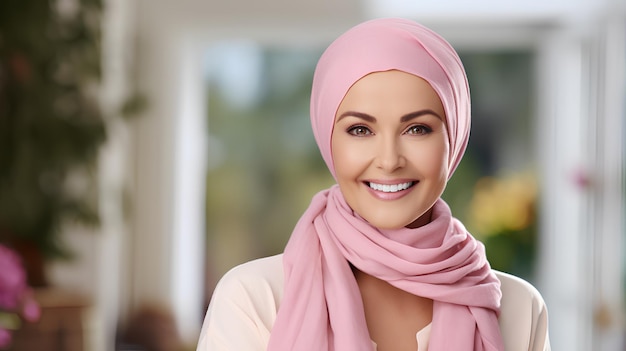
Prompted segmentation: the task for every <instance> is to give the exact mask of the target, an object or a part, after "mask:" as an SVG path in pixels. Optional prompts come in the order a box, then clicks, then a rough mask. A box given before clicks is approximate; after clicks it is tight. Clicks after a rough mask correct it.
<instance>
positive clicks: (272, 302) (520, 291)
mask: <svg viewBox="0 0 626 351" xmlns="http://www.w3.org/2000/svg"><path fill="white" fill-rule="evenodd" d="M495 273H496V275H497V277H498V279H500V282H501V289H502V301H501V304H502V307H501V313H500V318H499V322H500V330H501V332H502V338H503V339H504V346H505V350H506V351H550V341H549V338H548V312H547V309H546V305H545V303H544V301H543V298H542V297H541V295H540V294H539V292H538V291H537V290H536V289H535V288H534V287H533V286H532V285H530V284H529V283H528V282H526V281H524V280H522V279H520V278H517V277H515V276H512V275H509V274H506V273H502V272H498V271H496V272H495ZM283 285H284V281H283V261H282V254H281V255H276V256H271V257H266V258H261V259H257V260H254V261H250V262H247V263H244V264H242V265H239V266H237V267H235V268H233V269H231V270H230V271H229V272H228V273H226V274H225V275H224V276H223V277H222V279H221V280H220V281H219V283H218V284H217V287H216V288H215V291H214V292H213V297H212V299H211V303H210V304H209V309H208V311H207V314H206V317H205V320H204V324H203V326H202V331H201V333H200V340H199V342H198V347H197V351H264V350H266V349H267V344H268V341H269V337H270V332H271V330H272V325H273V324H274V321H275V320H276V314H277V312H278V308H279V307H280V302H281V300H282V297H283ZM416 338H417V344H418V350H417V351H427V350H428V340H429V338H430V325H427V326H426V327H424V329H422V330H420V331H419V332H418V333H417V335H416ZM372 345H373V350H376V344H375V343H373V342H372Z"/></svg>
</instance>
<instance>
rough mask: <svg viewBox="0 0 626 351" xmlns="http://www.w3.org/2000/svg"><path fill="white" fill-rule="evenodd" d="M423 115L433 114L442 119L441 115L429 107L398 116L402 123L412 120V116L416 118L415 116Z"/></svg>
mask: <svg viewBox="0 0 626 351" xmlns="http://www.w3.org/2000/svg"><path fill="white" fill-rule="evenodd" d="M424 115H433V116H435V117H437V118H439V119H440V120H442V121H443V118H441V116H439V114H438V113H437V112H435V111H433V110H430V109H426V110H419V111H415V112H411V113H407V114H406V115H404V116H402V117H400V122H402V123H404V122H408V121H410V120H412V119H413V118H417V117H420V116H424Z"/></svg>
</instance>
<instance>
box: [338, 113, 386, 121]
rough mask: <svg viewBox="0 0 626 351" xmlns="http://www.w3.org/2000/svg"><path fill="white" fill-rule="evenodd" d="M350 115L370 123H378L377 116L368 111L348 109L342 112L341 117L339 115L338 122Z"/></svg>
mask: <svg viewBox="0 0 626 351" xmlns="http://www.w3.org/2000/svg"><path fill="white" fill-rule="evenodd" d="M348 116H352V117H357V118H360V119H363V120H365V121H367V122H370V123H376V118H374V116H371V115H368V114H367V113H363V112H356V111H346V112H344V113H342V114H341V115H340V116H339V117H337V122H339V121H340V120H341V119H342V118H344V117H348Z"/></svg>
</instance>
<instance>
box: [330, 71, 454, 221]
mask: <svg viewBox="0 0 626 351" xmlns="http://www.w3.org/2000/svg"><path fill="white" fill-rule="evenodd" d="M331 148H332V156H333V162H334V167H335V174H336V178H337V183H338V184H339V187H340V189H341V192H342V193H343V195H344V197H345V199H346V201H347V202H348V205H350V207H351V208H352V209H353V210H354V211H355V212H356V213H357V214H359V215H360V216H361V217H363V218H364V219H365V220H367V221H368V222H369V223H370V224H372V225H373V226H375V227H378V228H381V229H394V228H401V227H407V226H408V227H413V228H414V227H419V226H421V225H424V224H426V223H428V222H429V221H430V209H431V208H432V206H433V204H434V203H435V201H436V200H437V199H438V198H439V196H441V194H442V193H443V190H444V188H445V186H446V182H447V179H448V157H449V155H448V154H449V152H448V150H449V142H448V133H447V131H446V123H445V112H444V109H443V105H442V104H441V100H440V99H439V96H438V95H437V93H436V92H435V91H434V90H433V88H432V87H431V86H430V84H428V83H427V82H426V81H425V80H423V79H421V78H419V77H417V76H414V75H412V74H409V73H405V72H401V71H395V70H394V71H385V72H376V73H371V74H369V75H367V76H365V77H363V78H361V79H360V80H359V81H357V82H356V83H355V84H354V85H353V86H352V87H351V88H350V89H349V90H348V92H347V94H346V96H345V97H344V99H343V101H342V102H341V104H340V105H339V108H338V110H337V114H336V116H335V125H334V128H333V134H332V138H331Z"/></svg>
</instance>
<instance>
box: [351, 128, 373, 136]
mask: <svg viewBox="0 0 626 351" xmlns="http://www.w3.org/2000/svg"><path fill="white" fill-rule="evenodd" d="M348 133H349V134H351V135H354V136H366V135H370V134H372V132H371V131H370V130H369V129H368V128H367V127H363V126H354V127H351V128H350V129H348Z"/></svg>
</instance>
